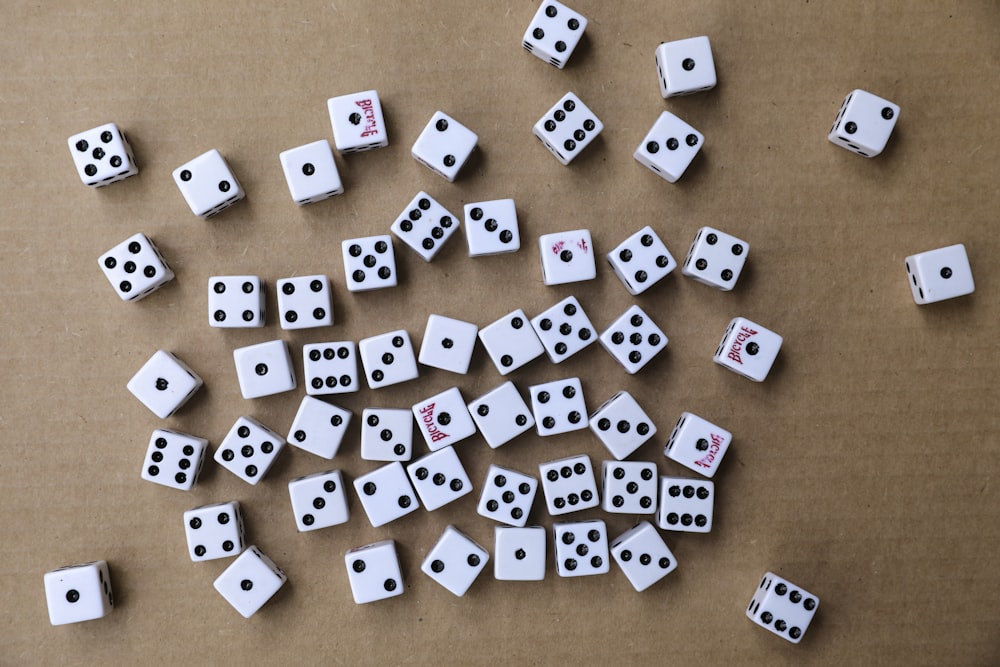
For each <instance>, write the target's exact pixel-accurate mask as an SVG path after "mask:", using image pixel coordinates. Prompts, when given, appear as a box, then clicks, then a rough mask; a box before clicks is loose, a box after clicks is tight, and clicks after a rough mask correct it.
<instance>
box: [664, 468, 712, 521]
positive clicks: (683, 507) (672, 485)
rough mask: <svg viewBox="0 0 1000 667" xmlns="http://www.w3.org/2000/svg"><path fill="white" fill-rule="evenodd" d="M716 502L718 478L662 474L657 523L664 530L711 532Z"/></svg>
mask: <svg viewBox="0 0 1000 667" xmlns="http://www.w3.org/2000/svg"><path fill="white" fill-rule="evenodd" d="M714 506H715V483H714V482H707V481H704V480H700V479H685V478H683V477H661V478H660V506H659V508H658V509H657V513H656V524H657V525H658V526H659V527H660V528H662V529H663V530H673V531H681V532H686V533H709V532H711V531H712V509H713V507H714Z"/></svg>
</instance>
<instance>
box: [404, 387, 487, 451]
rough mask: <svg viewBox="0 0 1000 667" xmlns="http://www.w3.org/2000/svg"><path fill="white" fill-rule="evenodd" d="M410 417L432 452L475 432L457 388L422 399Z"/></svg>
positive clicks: (474, 425) (470, 416)
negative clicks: (415, 422)
mask: <svg viewBox="0 0 1000 667" xmlns="http://www.w3.org/2000/svg"><path fill="white" fill-rule="evenodd" d="M413 417H414V418H415V419H416V420H417V427H418V428H419V429H420V433H421V434H422V435H423V436H424V442H426V443H427V448H428V449H430V450H431V451H432V452H434V451H437V450H439V449H441V448H442V447H446V446H448V445H454V444H455V443H457V442H460V441H462V440H465V439H466V438H468V437H470V436H472V435H473V434H475V432H476V424H475V422H473V421H472V415H470V414H469V408H468V406H466V404H465V399H464V398H462V392H461V391H459V389H458V387H452V388H451V389H447V390H445V391H442V392H441V393H440V394H436V395H434V396H431V397H430V398H426V399H424V400H422V401H420V402H419V403H417V404H415V405H414V406H413Z"/></svg>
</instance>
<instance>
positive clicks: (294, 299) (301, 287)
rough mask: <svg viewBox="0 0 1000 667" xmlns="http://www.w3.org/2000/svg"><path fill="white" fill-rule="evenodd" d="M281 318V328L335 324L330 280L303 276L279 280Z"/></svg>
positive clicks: (279, 315) (279, 310)
mask: <svg viewBox="0 0 1000 667" xmlns="http://www.w3.org/2000/svg"><path fill="white" fill-rule="evenodd" d="M277 291H278V321H279V322H280V323H281V328H282V329H310V328H312V327H327V326H330V325H331V324H333V307H332V306H331V304H330V279H329V278H327V277H326V276H322V275H319V276H301V277H299V278H285V279H284V280H279V281H278V284H277Z"/></svg>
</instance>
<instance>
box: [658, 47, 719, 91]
mask: <svg viewBox="0 0 1000 667" xmlns="http://www.w3.org/2000/svg"><path fill="white" fill-rule="evenodd" d="M656 73H657V75H659V79H660V95H662V96H663V98H664V99H667V98H668V97H676V96H678V95H690V94H691V93H697V92H699V91H702V90H709V89H710V88H714V87H715V83H716V78H715V60H714V59H713V58H712V45H711V43H710V42H709V41H708V37H705V36H704V35H702V36H701V37H690V38H688V39H678V40H676V41H673V42H661V43H660V45H659V46H658V47H656Z"/></svg>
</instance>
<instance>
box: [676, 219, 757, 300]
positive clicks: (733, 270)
mask: <svg viewBox="0 0 1000 667" xmlns="http://www.w3.org/2000/svg"><path fill="white" fill-rule="evenodd" d="M749 254H750V244H748V243H747V242H746V241H743V240H741V239H738V238H736V237H735V236H732V235H730V234H726V233H725V232H722V231H719V230H718V229H715V228H713V227H702V228H701V229H699V230H698V233H697V234H695V236H694V242H693V243H692V244H691V249H690V250H688V254H687V257H686V258H685V259H684V266H682V267H681V273H683V274H684V275H685V276H687V277H689V278H694V279H695V280H697V281H698V282H700V283H704V284H705V285H708V286H709V287H714V288H715V289H720V290H723V291H726V292H728V291H729V290H731V289H733V288H734V287H735V286H736V281H737V280H739V279H740V273H741V272H742V271H743V265H744V264H745V263H746V261H747V255H749Z"/></svg>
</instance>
